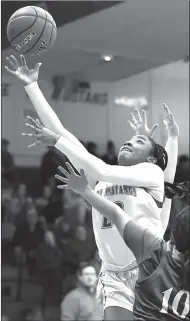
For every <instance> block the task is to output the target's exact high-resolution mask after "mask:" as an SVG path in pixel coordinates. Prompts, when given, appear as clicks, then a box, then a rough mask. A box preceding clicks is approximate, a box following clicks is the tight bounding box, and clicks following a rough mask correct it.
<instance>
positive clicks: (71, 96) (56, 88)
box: [51, 76, 108, 105]
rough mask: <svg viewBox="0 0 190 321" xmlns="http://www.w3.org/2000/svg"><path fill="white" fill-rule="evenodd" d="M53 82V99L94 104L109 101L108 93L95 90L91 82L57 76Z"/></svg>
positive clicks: (103, 103) (104, 103)
mask: <svg viewBox="0 0 190 321" xmlns="http://www.w3.org/2000/svg"><path fill="white" fill-rule="evenodd" d="M52 84H53V91H52V96H51V97H52V99H53V100H62V101H67V102H72V103H87V104H93V105H107V103H108V93H100V92H93V91H92V89H91V84H90V83H89V82H85V81H79V80H75V79H68V78H65V77H60V76H55V77H53V79H52Z"/></svg>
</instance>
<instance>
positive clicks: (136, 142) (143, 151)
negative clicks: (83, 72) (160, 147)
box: [118, 135, 152, 166]
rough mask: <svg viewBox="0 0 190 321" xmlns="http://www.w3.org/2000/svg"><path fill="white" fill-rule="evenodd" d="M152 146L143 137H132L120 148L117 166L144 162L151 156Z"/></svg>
mask: <svg viewBox="0 0 190 321" xmlns="http://www.w3.org/2000/svg"><path fill="white" fill-rule="evenodd" d="M151 150H152V144H151V142H150V140H149V138H148V137H146V136H143V135H137V136H133V137H132V138H131V139H130V140H128V141H126V142H125V144H124V145H123V146H122V147H121V148H120V151H119V155H118V164H119V165H121V166H131V165H136V164H139V163H143V162H146V161H147V160H148V158H149V156H150V154H151Z"/></svg>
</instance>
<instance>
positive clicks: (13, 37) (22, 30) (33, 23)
mask: <svg viewBox="0 0 190 321" xmlns="http://www.w3.org/2000/svg"><path fill="white" fill-rule="evenodd" d="M37 18H38V16H36V19H35V20H34V22H33V23H32V24H31V25H30V26H29V27H27V28H26V29H25V30H22V31H21V32H20V33H18V34H17V35H16V36H15V37H13V38H12V39H11V40H9V41H10V43H11V42H12V41H13V40H15V39H16V38H17V37H19V36H20V35H22V33H24V32H25V31H27V30H28V29H30V28H31V27H32V26H33V25H34V24H35V22H36V20H37Z"/></svg>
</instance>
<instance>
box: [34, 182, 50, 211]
mask: <svg viewBox="0 0 190 321" xmlns="http://www.w3.org/2000/svg"><path fill="white" fill-rule="evenodd" d="M51 196H52V189H51V187H50V186H48V185H45V186H44V187H43V190H42V195H41V196H40V197H38V198H37V199H36V201H35V204H36V207H37V209H38V210H39V212H41V211H42V210H43V209H44V207H46V206H47V205H48V203H49V200H50V198H51Z"/></svg>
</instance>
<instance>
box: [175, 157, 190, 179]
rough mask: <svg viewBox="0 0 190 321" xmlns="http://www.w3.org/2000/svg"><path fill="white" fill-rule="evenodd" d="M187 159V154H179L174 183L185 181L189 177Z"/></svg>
mask: <svg viewBox="0 0 190 321" xmlns="http://www.w3.org/2000/svg"><path fill="white" fill-rule="evenodd" d="M189 161H190V160H189V157H188V156H187V155H181V156H179V158H178V165H177V170H176V177H175V182H176V183H181V182H185V181H186V180H187V179H188V178H189Z"/></svg>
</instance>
